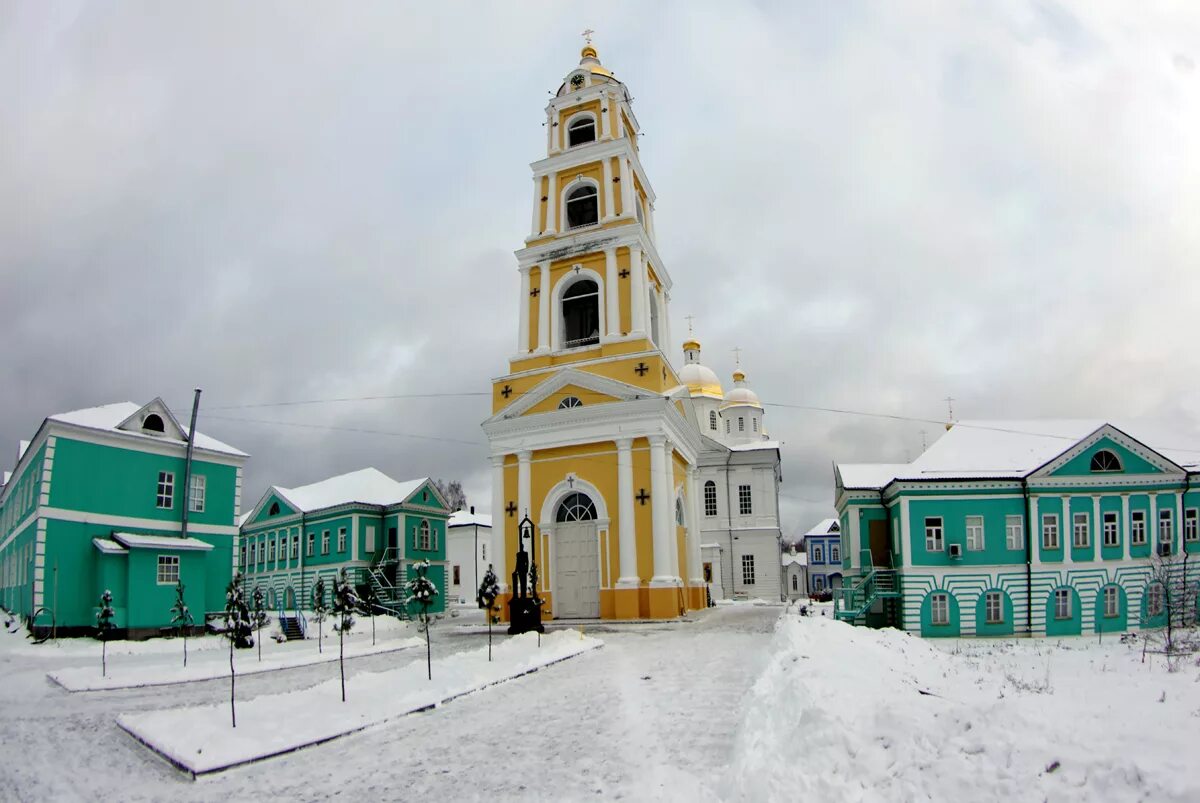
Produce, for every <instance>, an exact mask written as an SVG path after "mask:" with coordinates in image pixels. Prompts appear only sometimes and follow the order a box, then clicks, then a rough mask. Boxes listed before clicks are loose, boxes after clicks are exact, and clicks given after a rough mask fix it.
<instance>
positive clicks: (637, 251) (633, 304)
mask: <svg viewBox="0 0 1200 803" xmlns="http://www.w3.org/2000/svg"><path fill="white" fill-rule="evenodd" d="M629 329H630V332H629V334H631V335H632V334H635V333H636V334H643V333H645V331H646V267H645V265H643V264H642V247H641V246H640V245H631V246H629Z"/></svg>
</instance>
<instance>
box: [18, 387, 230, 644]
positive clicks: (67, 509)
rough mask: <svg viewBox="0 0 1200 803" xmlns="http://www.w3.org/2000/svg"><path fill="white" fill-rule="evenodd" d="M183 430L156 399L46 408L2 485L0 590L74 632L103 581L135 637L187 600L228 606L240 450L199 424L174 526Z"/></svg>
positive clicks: (119, 621)
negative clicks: (181, 591) (51, 411)
mask: <svg viewBox="0 0 1200 803" xmlns="http://www.w3.org/2000/svg"><path fill="white" fill-rule="evenodd" d="M186 452H187V429H186V428H185V427H183V426H182V425H180V423H179V422H178V421H177V420H176V419H175V417H174V416H173V415H172V414H171V411H170V410H169V409H167V406H166V405H165V404H164V403H163V401H162V400H161V399H155V400H154V401H152V402H150V403H149V404H145V405H139V404H134V403H133V402H121V403H118V404H109V405H105V406H103V407H94V408H90V409H86V410H76V411H74V412H70V413H62V414H60V415H52V416H50V417H49V418H47V419H46V420H45V421H43V422H42V425H41V427H39V428H38V431H37V433H36V434H35V435H34V436H33V438H32V440H30V441H28V442H26V441H22V442H21V447H20V450H19V454H18V458H17V463H16V466H15V467H14V469H13V471H12V472H11V473H8V474H6V475H5V484H4V486H3V490H2V491H0V578H2V581H0V600H2V602H3V604H4V607H5V608H6V609H8V610H9V611H11V612H13V613H17V614H19V615H20V616H21V617H23V618H25V619H27V620H28V619H30V618H33V619H34V622H35V624H37V625H50V624H51V622H52V621H53V623H54V624H55V625H56V626H57V628H58V631H59V633H61V634H64V635H72V634H75V635H79V634H83V633H87V632H90V630H91V628H93V627H94V626H95V624H96V610H97V608H96V605H97V602H98V600H99V599H100V595H101V594H102V593H103V592H104V590H105V589H109V590H111V591H112V594H113V607H114V609H115V611H116V618H115V624H116V626H117V628H118V630H119V631H121V632H124V633H126V634H128V635H131V636H135V637H136V636H145V635H152V634H156V633H158V632H159V630H160V629H161V628H163V627H167V626H169V624H170V618H171V617H170V613H169V610H170V608H171V606H172V604H173V602H174V600H175V584H176V581H178V580H180V579H182V580H183V583H184V585H185V586H186V601H187V604H188V607H189V608H190V609H191V610H192V612H193V614H194V615H195V616H196V619H197V622H198V623H200V622H202V621H203V620H202V617H201V613H202V612H206V611H219V610H221V609H222V608H223V607H224V599H225V586H226V585H227V584H228V582H229V578H230V577H231V575H232V571H233V567H234V541H235V539H236V537H237V532H238V531H237V522H236V518H237V511H238V508H239V505H240V503H241V498H240V497H241V487H242V468H243V465H244V464H245V461H246V457H247V455H246V454H245V453H243V452H240V451H238V450H237V449H234V448H233V447H231V446H228V445H226V444H224V443H221V442H220V441H218V440H215V439H213V438H210V437H208V436H206V435H203V434H201V433H196V437H195V443H194V452H193V461H192V470H191V475H190V481H189V485H190V491H191V493H190V494H188V495H187V500H186V503H187V504H188V505H189V507H188V528H187V534H188V537H187V538H184V537H182V529H183V522H182V518H183V511H184V504H185V494H184V490H185V489H184V483H185V479H184V477H185V470H184V465H185V462H186Z"/></svg>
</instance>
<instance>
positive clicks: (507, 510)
mask: <svg viewBox="0 0 1200 803" xmlns="http://www.w3.org/2000/svg"><path fill="white" fill-rule="evenodd" d="M504 512H505V513H507V514H508V517H509V518H510V519H511V518H512V517H513V516H515V515H516V513H517V506H516V505H514V504H513V503H512V502H511V501H510V502H509V503H508V507H506V508H504Z"/></svg>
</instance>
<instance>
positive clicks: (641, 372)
mask: <svg viewBox="0 0 1200 803" xmlns="http://www.w3.org/2000/svg"><path fill="white" fill-rule="evenodd" d="M649 370H650V369H649V368H647V367H646V363H644V362H639V363H638V364H637V368H634V369H633V372H634V373H635V374H637V375H638V376H645V375H646V372H647V371H649Z"/></svg>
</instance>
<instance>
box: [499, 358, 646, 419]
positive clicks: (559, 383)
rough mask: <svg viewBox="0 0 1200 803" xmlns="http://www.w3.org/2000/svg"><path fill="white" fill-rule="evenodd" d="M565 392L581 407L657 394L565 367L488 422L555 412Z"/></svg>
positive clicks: (644, 397)
mask: <svg viewBox="0 0 1200 803" xmlns="http://www.w3.org/2000/svg"><path fill="white" fill-rule="evenodd" d="M568 389H570V390H572V391H574V393H575V394H576V395H575V397H576V398H578V399H579V400H580V401H581V402H582V403H583V404H584V405H587V404H589V403H590V404H599V403H607V404H612V403H615V402H622V401H632V400H634V399H646V398H650V397H651V396H657V395H658V394H652V393H649V392H648V391H647V390H646V389H645V388H639V387H637V386H636V385H628V384H626V383H624V382H619V381H617V380H615V379H609V378H607V377H603V376H599V375H597V374H593V373H589V372H587V371H580V370H579V369H577V368H566V369H563V370H562V371H559V372H558V373H556V374H554V375H553V376H550V377H547V378H546V379H545V380H544V381H542V382H540V383H539V384H537V385H534V386H533V388H531V389H530V390H529V391H527V392H526V393H525V394H524V395H523V396H522V397H521V398H520V400H518V401H516V402H514V403H513V404H510V405H509V406H508V407H506V408H504V409H503V410H501V411H500V412H499V413H497V414H496V415H494V416H492V418H491V419H489V421H504V420H507V419H513V418H519V417H520V416H523V415H533V414H536V413H543V412H556V411H557V410H558V404H559V402H560V400H561V399H563V398H566V397H567V396H568V395H571V394H570V393H569V392H568ZM578 394H584V395H578Z"/></svg>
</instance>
